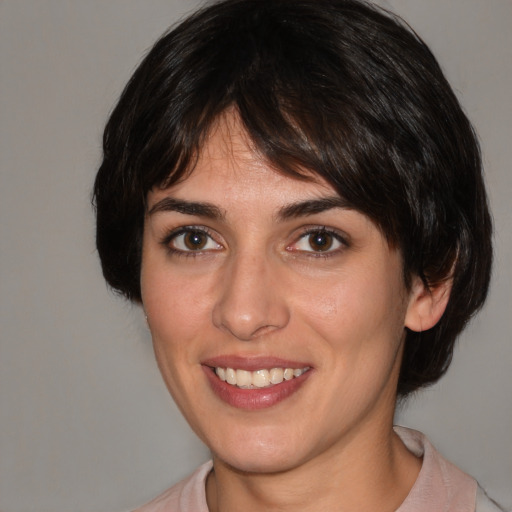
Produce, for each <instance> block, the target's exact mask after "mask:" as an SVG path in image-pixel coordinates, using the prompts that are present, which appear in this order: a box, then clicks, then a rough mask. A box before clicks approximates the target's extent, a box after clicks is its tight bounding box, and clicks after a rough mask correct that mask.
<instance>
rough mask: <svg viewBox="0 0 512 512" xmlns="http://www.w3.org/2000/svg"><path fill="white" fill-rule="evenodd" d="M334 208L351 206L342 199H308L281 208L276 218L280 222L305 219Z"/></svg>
mask: <svg viewBox="0 0 512 512" xmlns="http://www.w3.org/2000/svg"><path fill="white" fill-rule="evenodd" d="M334 208H344V209H351V208H353V206H352V205H351V204H350V203H349V202H348V201H347V200H346V199H343V198H342V197H338V196H333V197H322V198H319V199H310V200H307V201H300V202H297V203H292V204H289V205H287V206H283V207H282V208H281V209H280V210H279V212H278V214H277V218H278V219H280V220H287V219H293V218H297V217H305V216H307V215H314V214H315V213H322V212H325V211H327V210H332V209H334Z"/></svg>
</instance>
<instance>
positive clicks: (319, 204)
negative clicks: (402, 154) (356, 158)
mask: <svg viewBox="0 0 512 512" xmlns="http://www.w3.org/2000/svg"><path fill="white" fill-rule="evenodd" d="M334 208H345V209H348V208H351V205H350V203H349V202H348V201H346V200H345V199H343V198H342V197H338V196H333V197H322V198H319V199H308V200H306V201H299V202H296V203H291V204H288V205H286V206H283V207H282V208H280V209H279V211H278V213H277V219H278V220H288V219H293V218H297V217H306V216H307V215H314V214H316V213H321V212H324V211H327V210H332V209H334ZM158 212H178V213H182V214H184V215H195V216H198V217H205V218H208V219H214V220H223V219H224V218H225V217H226V215H225V213H224V212H223V211H222V210H221V209H220V208H219V207H218V206H216V205H214V204H212V203H208V202H196V201H185V200H183V199H175V198H173V197H164V198H163V199H161V200H160V201H158V202H157V203H155V204H154V205H153V206H152V207H151V208H150V209H149V212H148V213H149V215H153V214H154V213H158Z"/></svg>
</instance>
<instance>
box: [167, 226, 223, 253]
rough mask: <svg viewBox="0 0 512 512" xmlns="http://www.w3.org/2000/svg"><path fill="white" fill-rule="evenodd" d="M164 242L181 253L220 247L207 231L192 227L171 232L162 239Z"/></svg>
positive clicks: (215, 249) (214, 249) (217, 249)
mask: <svg viewBox="0 0 512 512" xmlns="http://www.w3.org/2000/svg"><path fill="white" fill-rule="evenodd" d="M164 244H165V245H166V246H168V247H169V248H170V249H172V250H173V251H175V252H182V253H186V252H188V253H194V252H197V253H203V252H206V251H219V250H221V249H222V245H220V244H218V243H217V242H216V241H215V240H214V239H213V238H212V236H211V235H210V234H209V232H207V231H206V230H203V229H194V228H183V229H181V230H180V231H178V232H175V233H172V234H171V235H169V236H168V237H167V238H166V239H165V240H164Z"/></svg>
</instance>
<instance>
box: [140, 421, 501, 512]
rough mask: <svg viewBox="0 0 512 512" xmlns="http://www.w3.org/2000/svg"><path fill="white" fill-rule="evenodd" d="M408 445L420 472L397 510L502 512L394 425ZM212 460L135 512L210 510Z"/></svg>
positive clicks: (423, 441) (418, 436) (419, 438)
mask: <svg viewBox="0 0 512 512" xmlns="http://www.w3.org/2000/svg"><path fill="white" fill-rule="evenodd" d="M395 432H396V433H397V434H398V435H399V436H400V438H401V439H402V441H403V443H404V444H405V446H406V447H407V449H408V450H409V451H410V452H411V453H413V454H414V455H416V456H417V457H422V458H423V462H422V466H421V470H420V473H419V475H418V478H417V480H416V482H415V483H414V485H413V487H412V489H411V491H410V492H409V495H408V496H407V498H406V499H405V501H404V502H403V503H402V505H401V506H400V507H399V508H398V510H397V511H396V512H475V511H476V512H502V510H501V509H500V508H499V507H498V506H497V505H496V504H495V503H494V502H493V501H492V500H490V499H489V498H488V497H487V495H486V494H485V492H484V491H483V490H482V489H481V488H480V487H479V486H478V484H477V482H476V480H475V479H474V478H472V477H471V476H469V475H467V474H466V473H464V472H463V471H461V470H460V469H459V468H457V467H456V466H454V465H453V464H452V463H451V462H449V461H447V460H446V459H444V458H443V457H442V456H441V455H440V454H439V453H438V452H437V451H436V450H435V448H434V447H433V446H432V445H431V444H430V442H429V441H428V439H427V438H426V437H425V436H424V435H423V434H422V433H421V432H417V431H415V430H411V429H408V428H405V427H395ZM211 469H212V462H211V461H209V462H207V463H205V464H203V465H202V466H200V467H199V468H198V469H197V470H196V472H195V473H193V474H192V475H191V476H189V477H188V478H186V479H185V480H182V481H181V482H180V483H178V484H176V485H175V486H173V487H171V488H170V489H169V490H167V491H165V492H164V493H163V494H161V495H160V496H159V497H158V498H156V499H154V500H153V501H151V502H150V503H148V504H147V505H145V506H143V507H142V508H139V509H137V511H135V512H208V506H207V504H206V493H205V483H206V477H207V476H208V473H209V472H210V471H211Z"/></svg>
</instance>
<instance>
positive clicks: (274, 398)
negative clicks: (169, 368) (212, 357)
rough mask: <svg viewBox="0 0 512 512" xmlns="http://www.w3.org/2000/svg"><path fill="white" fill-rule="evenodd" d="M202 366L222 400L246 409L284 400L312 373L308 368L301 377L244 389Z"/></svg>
mask: <svg viewBox="0 0 512 512" xmlns="http://www.w3.org/2000/svg"><path fill="white" fill-rule="evenodd" d="M202 368H203V371H204V372H205V374H206V376H207V377H208V381H209V383H210V386H211V388H212V390H213V392H214V393H215V394H216V395H217V396H218V397H219V398H220V399H221V400H223V401H224V402H226V403H228V404H229V405H232V406H233V407H236V408H238V409H246V410H257V409H266V408H267V407H272V406H273V405H276V404H278V403H279V402H282V401H283V400H285V399H286V398H288V397H290V396H291V395H293V394H294V393H295V392H296V391H298V390H299V389H300V387H301V386H302V385H303V384H304V382H306V380H307V379H308V378H309V376H310V375H311V373H312V370H308V371H307V372H305V373H303V374H302V375H301V376H299V377H294V378H293V379H291V380H285V381H283V382H281V383H280V384H275V385H273V386H269V387H267V388H257V389H242V388H239V387H236V386H232V385H231V384H228V383H227V382H224V381H222V380H220V379H219V378H218V377H217V375H216V374H215V372H214V370H213V369H212V368H210V367H209V366H203V367H202Z"/></svg>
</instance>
